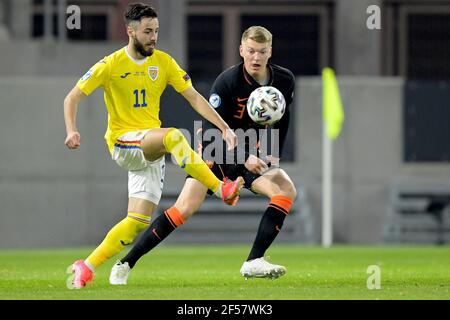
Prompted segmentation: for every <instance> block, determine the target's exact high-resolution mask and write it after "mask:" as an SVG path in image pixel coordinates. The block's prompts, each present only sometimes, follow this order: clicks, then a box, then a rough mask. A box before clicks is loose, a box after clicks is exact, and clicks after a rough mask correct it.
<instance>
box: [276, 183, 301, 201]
mask: <svg viewBox="0 0 450 320" xmlns="http://www.w3.org/2000/svg"><path fill="white" fill-rule="evenodd" d="M279 188H280V194H281V195H283V196H286V197H288V198H290V199H292V200H295V198H297V189H296V188H295V185H294V184H293V183H292V182H291V181H290V180H287V179H282V181H280V183H279Z"/></svg>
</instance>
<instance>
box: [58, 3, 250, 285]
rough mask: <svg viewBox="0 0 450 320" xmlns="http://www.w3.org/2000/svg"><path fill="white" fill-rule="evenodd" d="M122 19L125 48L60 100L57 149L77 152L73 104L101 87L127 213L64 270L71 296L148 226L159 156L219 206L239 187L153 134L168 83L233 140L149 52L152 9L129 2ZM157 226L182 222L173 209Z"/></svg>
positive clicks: (178, 142) (160, 133)
mask: <svg viewBox="0 0 450 320" xmlns="http://www.w3.org/2000/svg"><path fill="white" fill-rule="evenodd" d="M124 17H125V21H126V27H127V34H128V37H129V42H128V45H127V46H126V47H124V48H122V49H120V50H118V51H116V52H114V53H112V54H111V55H109V56H107V57H105V58H104V59H102V60H100V61H99V62H98V63H97V64H95V65H94V66H93V67H92V68H91V69H90V70H89V71H88V72H87V73H86V74H85V75H84V76H83V77H81V79H80V80H79V81H78V82H77V84H76V86H75V87H74V88H73V89H72V90H71V91H70V93H69V94H68V95H67V97H66V98H65V100H64V120H65V124H66V131H67V137H66V140H65V144H66V146H67V147H68V148H69V149H77V148H78V147H79V146H80V134H79V132H78V130H77V126H76V114H77V109H78V105H79V103H80V101H81V99H82V98H84V97H86V96H88V95H90V94H91V93H92V92H93V91H94V90H95V89H97V88H98V87H102V88H103V90H104V99H105V104H106V108H107V110H108V129H107V131H106V134H105V139H106V143H107V145H108V148H109V151H110V152H111V157H112V159H113V160H115V161H116V163H117V164H118V165H119V166H121V167H122V168H124V169H126V170H128V172H129V174H128V196H129V200H128V214H127V216H126V218H125V219H123V220H122V221H120V222H119V223H118V224H116V225H115V226H114V227H113V228H112V229H111V230H110V231H109V232H108V234H107V235H106V237H105V239H104V240H103V242H102V243H101V244H100V245H99V246H98V247H97V248H96V249H95V250H94V251H93V252H92V253H91V254H90V255H89V256H88V257H87V258H86V259H85V260H77V261H75V262H74V263H73V264H72V265H71V266H70V267H69V269H68V272H69V273H71V275H70V276H69V278H68V279H67V285H68V287H69V288H77V289H79V288H82V287H84V286H85V285H86V283H88V282H90V281H92V280H93V277H94V270H95V269H96V268H97V267H99V266H100V265H101V264H102V263H104V262H105V261H106V260H107V259H109V258H111V257H112V256H114V255H116V254H117V253H119V252H120V251H122V250H123V249H124V248H125V246H126V245H128V244H130V243H132V242H133V240H134V239H135V238H136V236H137V235H138V234H139V233H140V232H141V231H142V230H144V229H145V228H146V227H147V226H148V225H149V223H150V218H151V214H152V213H153V212H154V210H155V208H156V206H157V205H158V203H159V200H160V198H161V193H162V187H163V179H164V155H165V154H166V153H171V154H172V156H173V157H174V158H175V160H176V161H177V163H178V164H179V166H180V167H181V168H183V169H184V171H186V172H187V173H188V174H189V175H191V176H192V177H194V178H195V179H197V180H198V181H200V182H202V183H203V184H204V185H205V187H207V188H208V189H210V190H211V191H212V192H214V193H215V194H216V195H217V196H218V197H220V198H222V199H223V201H224V202H225V203H227V204H231V205H234V204H235V203H236V201H237V200H238V198H239V197H238V195H239V192H240V189H241V188H242V185H243V179H242V178H241V177H239V178H238V179H236V180H235V181H225V182H222V181H220V180H219V179H218V178H217V177H216V176H215V175H214V174H213V173H212V172H211V170H210V169H209V168H208V166H207V165H206V163H205V162H203V160H202V159H201V157H200V156H199V155H198V154H197V153H195V152H194V151H193V150H192V149H191V148H190V146H189V144H188V142H187V141H186V139H185V138H184V136H183V135H182V134H181V132H180V131H179V130H178V129H175V128H161V121H160V119H159V109H160V97H161V94H162V93H163V91H164V90H165V88H166V86H167V84H170V85H172V86H173V87H174V88H175V90H176V91H177V92H179V93H180V94H181V95H183V97H184V98H185V99H186V100H187V101H188V102H189V103H190V105H191V106H192V107H193V108H194V109H195V110H196V111H197V112H198V113H199V114H200V115H202V116H203V117H204V118H205V119H207V120H208V121H210V122H211V123H213V124H214V125H216V126H217V127H218V128H220V129H221V131H222V135H223V138H224V140H225V141H226V142H227V145H228V147H229V148H230V149H232V148H234V147H235V146H236V144H237V138H236V135H235V134H234V133H233V132H232V131H231V130H230V128H229V126H228V125H227V124H226V123H225V122H224V121H223V119H222V118H221V117H220V116H219V115H218V114H217V112H216V111H215V110H214V109H213V108H212V107H211V106H210V105H209V103H208V102H207V101H206V100H205V99H204V98H203V96H201V95H200V94H199V93H198V92H197V91H196V90H195V89H194V87H193V86H192V83H191V80H190V78H189V76H188V74H187V73H186V72H185V71H183V70H182V69H181V68H180V67H179V65H178V64H177V63H176V62H175V60H174V59H173V58H172V57H171V56H169V55H168V54H167V53H164V52H162V51H160V50H156V49H155V46H156V41H157V38H158V29H159V23H158V18H157V13H156V12H155V10H154V9H153V8H152V7H151V6H149V5H145V4H142V3H136V4H132V5H130V6H129V7H128V9H127V11H126V12H125V14H124ZM165 219H167V220H168V221H169V222H170V223H172V224H174V225H177V226H178V225H180V224H182V223H183V222H184V219H183V216H182V215H181V214H180V212H178V211H177V210H176V209H174V210H171V211H170V212H166V214H165Z"/></svg>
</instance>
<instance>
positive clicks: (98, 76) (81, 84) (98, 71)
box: [77, 58, 109, 96]
mask: <svg viewBox="0 0 450 320" xmlns="http://www.w3.org/2000/svg"><path fill="white" fill-rule="evenodd" d="M108 77H109V65H108V61H107V60H106V58H105V59H103V60H100V61H99V62H97V63H96V64H95V65H94V66H93V67H92V68H90V69H89V71H88V72H86V73H85V74H84V76H82V77H81V78H80V80H78V82H77V87H78V88H79V89H80V90H81V91H83V93H84V94H85V95H87V96H88V95H90V94H91V93H92V92H94V90H95V89H97V88H98V87H104V86H105V84H106V82H107V81H108Z"/></svg>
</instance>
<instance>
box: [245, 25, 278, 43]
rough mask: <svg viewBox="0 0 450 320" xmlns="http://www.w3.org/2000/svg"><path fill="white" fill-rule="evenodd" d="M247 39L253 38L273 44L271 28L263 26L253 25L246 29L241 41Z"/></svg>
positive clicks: (259, 41)
mask: <svg viewBox="0 0 450 320" xmlns="http://www.w3.org/2000/svg"><path fill="white" fill-rule="evenodd" d="M247 39H251V40H253V41H256V42H258V43H269V45H272V34H271V33H270V31H269V30H267V29H266V28H264V27H261V26H252V27H250V28H248V29H247V30H245V31H244V33H243V34H242V38H241V42H244V41H245V40H247Z"/></svg>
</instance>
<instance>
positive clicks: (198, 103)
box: [181, 87, 237, 150]
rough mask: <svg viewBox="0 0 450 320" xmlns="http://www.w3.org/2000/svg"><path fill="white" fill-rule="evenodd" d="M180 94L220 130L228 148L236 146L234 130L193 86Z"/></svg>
mask: <svg viewBox="0 0 450 320" xmlns="http://www.w3.org/2000/svg"><path fill="white" fill-rule="evenodd" d="M181 94H182V95H183V97H184V98H185V99H186V100H187V101H188V102H189V103H190V105H191V106H192V108H193V109H194V110H195V111H197V112H198V113H199V114H200V115H201V116H202V117H203V118H205V119H206V120H208V121H209V122H211V123H212V124H214V125H215V126H216V127H217V128H219V129H220V131H222V137H223V139H224V140H225V141H226V142H227V145H228V149H229V150H232V149H234V148H235V147H236V146H237V137H236V135H235V134H234V132H233V131H232V130H231V129H230V127H229V126H228V124H227V123H226V122H225V121H224V120H223V119H222V118H221V117H220V115H219V114H218V113H217V112H216V110H214V108H212V107H211V105H210V104H209V103H208V101H206V99H205V98H204V97H203V96H202V95H201V94H200V93H198V92H197V90H195V89H194V87H189V88H187V89H186V90H184V91H183V92H181Z"/></svg>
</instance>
